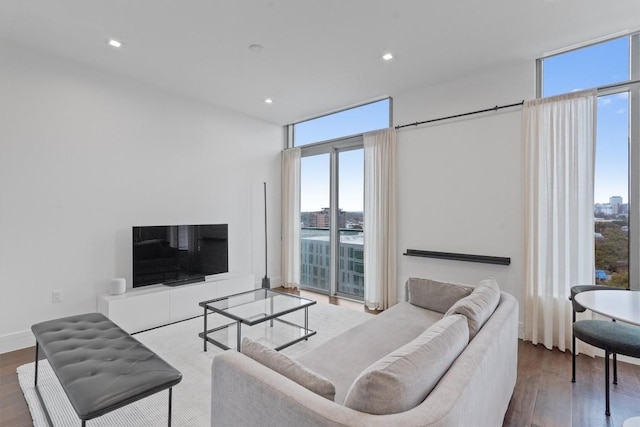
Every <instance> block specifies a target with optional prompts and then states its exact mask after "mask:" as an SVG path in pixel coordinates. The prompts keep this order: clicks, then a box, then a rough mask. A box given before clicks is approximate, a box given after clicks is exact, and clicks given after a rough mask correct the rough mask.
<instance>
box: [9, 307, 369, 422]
mask: <svg viewBox="0 0 640 427" xmlns="http://www.w3.org/2000/svg"><path fill="white" fill-rule="evenodd" d="M303 313H304V311H300V312H296V313H291V314H289V315H287V317H286V318H287V320H289V321H294V322H295V323H297V324H300V325H301V324H303V322H304V321H303V318H302V316H303ZM370 316H371V315H370V314H367V313H364V312H359V311H354V310H350V309H346V308H341V307H337V306H333V305H326V304H316V305H314V306H312V307H310V308H309V328H310V329H312V330H315V331H317V334H316V335H314V336H312V337H311V338H309V339H308V340H307V341H302V342H299V343H297V344H294V345H292V346H291V347H288V348H286V349H284V350H282V353H284V354H287V355H288V356H291V357H296V356H298V355H300V354H302V353H304V352H305V351H307V350H309V349H310V348H313V347H316V346H318V345H319V344H321V343H323V342H325V341H327V340H328V339H330V338H332V337H334V336H336V335H338V334H340V333H342V332H344V331H346V330H347V329H349V328H352V327H353V326H356V325H358V324H360V323H362V322H363V321H365V320H367V319H368V318H369V317H370ZM215 319H218V320H217V321H218V322H221V321H222V319H223V318H222V316H209V325H208V327H209V328H211V327H214V326H215V325H216V320H215ZM267 323H268V322H265V324H263V325H262V326H254V327H252V328H244V329H243V336H250V337H252V338H254V339H260V338H261V337H262V336H263V335H264V333H265V325H266V324H267ZM202 329H203V319H202V317H198V318H195V319H192V320H188V321H185V322H181V323H176V324H174V325H169V326H165V327H162V328H158V329H154V330H152V331H147V332H143V333H140V334H136V335H134V336H135V337H136V338H137V339H138V340H139V341H141V342H142V343H144V344H145V345H146V346H147V347H149V348H150V349H152V350H153V351H155V352H156V353H157V354H158V355H160V356H161V357H162V358H164V359H165V360H166V361H167V362H169V363H170V364H172V365H173V366H174V367H175V368H176V369H178V370H179V371H180V372H182V381H181V382H180V384H178V385H177V386H175V387H174V388H173V417H172V425H173V426H185V427H193V426H209V425H210V396H211V359H212V358H213V356H215V355H216V354H219V353H220V352H222V351H223V350H222V349H220V348H218V347H216V346H214V345H212V344H209V345H208V351H207V352H206V353H205V352H204V350H203V342H202V339H201V338H198V333H199V332H201V331H202ZM231 329H232V331H235V327H232V328H231ZM38 369H39V373H38V384H39V388H40V393H41V394H42V396H43V399H44V401H45V403H46V405H47V408H48V410H49V414H50V415H51V418H52V421H53V424H54V426H64V427H67V426H80V420H79V419H78V417H77V415H76V413H75V412H74V410H73V408H72V407H71V404H70V403H69V401H68V400H67V397H66V395H65V394H64V391H63V390H62V387H61V386H60V383H59V382H58V380H57V378H56V376H55V374H54V373H53V371H52V370H51V368H50V367H49V364H48V363H47V361H46V360H42V361H40V363H39V365H38ZM17 371H18V379H19V381H20V387H21V388H22V391H23V393H24V396H25V399H26V401H27V404H28V405H29V410H30V411H31V416H32V418H33V424H34V426H35V427H46V426H47V421H46V418H45V415H44V412H43V410H42V408H41V406H40V402H39V401H38V397H37V395H36V392H35V388H34V385H33V379H34V372H35V364H34V363H29V364H26V365H22V366H20V367H19V368H18V370H17ZM168 396H169V393H168V391H162V392H160V393H156V394H155V395H153V396H150V397H147V398H145V399H142V400H139V401H137V402H135V403H132V404H130V405H127V406H125V407H123V408H120V409H118V410H116V411H113V412H111V413H109V414H106V415H104V416H102V417H98V418H94V419H93V420H90V421H89V422H87V425H88V426H91V427H115V426H122V427H125V426H126V427H129V426H150V427H151V426H153V427H155V426H163V425H167V408H168Z"/></svg>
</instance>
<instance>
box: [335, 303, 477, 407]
mask: <svg viewBox="0 0 640 427" xmlns="http://www.w3.org/2000/svg"><path fill="white" fill-rule="evenodd" d="M468 341H469V330H468V326H467V321H466V319H465V318H464V317H463V316H459V315H453V316H448V317H445V318H443V319H442V320H440V321H438V322H437V323H436V324H434V325H432V326H431V327H430V328H428V329H427V330H426V331H424V332H423V333H422V334H421V335H419V336H418V337H417V338H416V339H414V340H413V341H411V342H409V343H408V344H406V345H404V346H402V347H400V348H399V349H397V350H395V351H393V352H392V353H391V354H389V355H387V356H386V357H384V358H382V359H381V360H379V361H377V362H376V363H374V364H373V365H371V366H369V367H368V368H367V369H365V370H364V372H362V373H361V374H360V375H359V376H358V378H357V379H356V380H355V382H354V383H353V384H352V385H351V388H350V389H349V391H348V393H347V397H346V399H345V402H344V405H345V406H347V407H349V408H351V409H355V410H357V411H361V412H367V413H369V414H376V415H385V414H395V413H398V412H404V411H407V410H409V409H411V408H414V407H415V406H417V405H419V404H420V403H421V402H422V401H423V400H424V399H425V398H426V397H427V396H428V395H429V393H430V392H431V390H433V388H434V387H435V386H436V384H437V383H438V381H440V378H442V376H443V375H444V374H445V373H446V372H447V370H448V369H449V367H450V366H451V364H452V363H453V361H454V360H455V359H456V358H457V357H458V356H459V355H460V353H462V351H463V350H464V348H465V347H466V345H467V343H468Z"/></svg>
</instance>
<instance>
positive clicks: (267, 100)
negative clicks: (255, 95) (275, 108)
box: [264, 98, 273, 104]
mask: <svg viewBox="0 0 640 427" xmlns="http://www.w3.org/2000/svg"><path fill="white" fill-rule="evenodd" d="M264 103H265V104H273V99H271V98H267V99H265V100H264Z"/></svg>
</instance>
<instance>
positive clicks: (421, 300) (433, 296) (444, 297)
mask: <svg viewBox="0 0 640 427" xmlns="http://www.w3.org/2000/svg"><path fill="white" fill-rule="evenodd" d="M406 291H407V301H408V302H409V303H410V304H413V305H417V306H418V307H422V308H426V309H427V310H431V311H437V312H438V313H446V312H447V310H449V308H451V306H452V305H453V304H454V303H455V302H456V301H458V300H460V299H461V298H464V297H466V296H468V295H469V294H471V291H473V286H465V285H459V284H457V283H447V282H439V281H437V280H431V279H418V278H415V277H410V278H409V280H407V286H406Z"/></svg>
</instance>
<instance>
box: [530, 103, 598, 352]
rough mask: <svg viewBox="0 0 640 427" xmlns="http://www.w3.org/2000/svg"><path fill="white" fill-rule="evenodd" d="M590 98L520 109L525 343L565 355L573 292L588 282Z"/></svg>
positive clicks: (592, 117) (590, 260) (591, 157)
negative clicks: (523, 220) (542, 346)
mask: <svg viewBox="0 0 640 427" xmlns="http://www.w3.org/2000/svg"><path fill="white" fill-rule="evenodd" d="M596 103H597V96H596V92H595V91H583V92H577V93H572V94H568V95H562V96H556V97H552V98H545V99H536V100H533V101H528V102H526V103H525V104H524V109H523V140H524V141H523V142H524V150H525V151H524V169H525V176H524V181H525V188H524V196H525V223H524V228H525V248H524V249H525V295H524V328H525V331H524V332H525V340H529V341H531V342H533V343H534V344H537V343H542V344H543V345H544V346H545V347H547V348H549V349H551V348H552V347H554V346H555V347H558V348H559V349H560V350H561V351H564V350H565V348H571V304H570V302H569V300H568V296H569V293H570V292H569V290H570V289H571V286H573V285H588V284H592V283H593V281H594V257H595V256H594V238H593V236H594V234H593V233H594V229H593V180H594V162H595V136H596V111H597V105H596Z"/></svg>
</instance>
